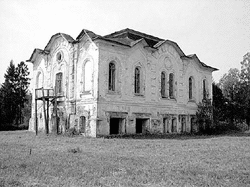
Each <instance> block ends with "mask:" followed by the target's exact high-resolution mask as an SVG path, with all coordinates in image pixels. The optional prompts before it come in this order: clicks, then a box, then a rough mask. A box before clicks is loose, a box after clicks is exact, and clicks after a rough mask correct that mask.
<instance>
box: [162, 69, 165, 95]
mask: <svg viewBox="0 0 250 187" xmlns="http://www.w3.org/2000/svg"><path fill="white" fill-rule="evenodd" d="M161 97H166V74H165V72H161Z"/></svg>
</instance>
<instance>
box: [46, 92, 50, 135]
mask: <svg viewBox="0 0 250 187" xmlns="http://www.w3.org/2000/svg"><path fill="white" fill-rule="evenodd" d="M47 96H48V97H49V90H47ZM46 126H47V127H46V128H47V130H48V131H47V134H49V99H48V100H47V121H46Z"/></svg>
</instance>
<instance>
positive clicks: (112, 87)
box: [109, 62, 115, 91]
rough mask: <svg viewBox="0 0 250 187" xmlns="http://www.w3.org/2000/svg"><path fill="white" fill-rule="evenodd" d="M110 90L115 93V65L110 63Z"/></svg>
mask: <svg viewBox="0 0 250 187" xmlns="http://www.w3.org/2000/svg"><path fill="white" fill-rule="evenodd" d="M109 90H111V91H115V64H114V63H113V62H111V63H109Z"/></svg>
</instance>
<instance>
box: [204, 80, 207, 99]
mask: <svg viewBox="0 0 250 187" xmlns="http://www.w3.org/2000/svg"><path fill="white" fill-rule="evenodd" d="M206 86H207V85H206V79H204V80H203V99H206V98H207V90H206Z"/></svg>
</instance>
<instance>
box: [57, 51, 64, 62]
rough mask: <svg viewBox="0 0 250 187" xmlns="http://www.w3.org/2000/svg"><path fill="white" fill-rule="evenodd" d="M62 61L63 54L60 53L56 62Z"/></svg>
mask: <svg viewBox="0 0 250 187" xmlns="http://www.w3.org/2000/svg"><path fill="white" fill-rule="evenodd" d="M62 59H63V56H62V52H58V53H57V54H56V60H57V61H58V62H61V61H62Z"/></svg>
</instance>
